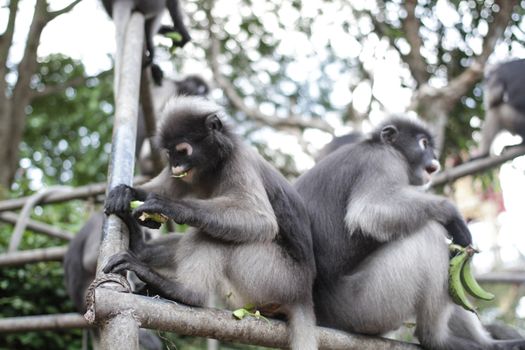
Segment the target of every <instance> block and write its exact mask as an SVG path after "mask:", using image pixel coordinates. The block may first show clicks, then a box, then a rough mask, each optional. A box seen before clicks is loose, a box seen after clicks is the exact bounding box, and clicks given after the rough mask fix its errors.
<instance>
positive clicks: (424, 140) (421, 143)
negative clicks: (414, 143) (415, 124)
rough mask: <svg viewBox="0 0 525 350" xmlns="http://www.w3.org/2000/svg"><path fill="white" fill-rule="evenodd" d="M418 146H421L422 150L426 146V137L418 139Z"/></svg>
mask: <svg viewBox="0 0 525 350" xmlns="http://www.w3.org/2000/svg"><path fill="white" fill-rule="evenodd" d="M419 147H421V149H422V150H426V149H427V148H428V140H427V139H426V138H422V139H420V140H419Z"/></svg>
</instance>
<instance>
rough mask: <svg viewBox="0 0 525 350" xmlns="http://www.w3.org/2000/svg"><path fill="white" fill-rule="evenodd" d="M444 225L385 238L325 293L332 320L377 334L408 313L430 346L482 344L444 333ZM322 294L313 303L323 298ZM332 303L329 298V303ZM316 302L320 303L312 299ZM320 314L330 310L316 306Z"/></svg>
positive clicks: (461, 349) (457, 348)
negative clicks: (384, 242) (401, 236)
mask: <svg viewBox="0 0 525 350" xmlns="http://www.w3.org/2000/svg"><path fill="white" fill-rule="evenodd" d="M443 231H444V229H443V227H442V226H441V225H439V224H437V223H435V222H429V223H428V224H427V225H426V226H424V227H423V228H422V229H421V230H419V231H417V232H414V233H413V234H412V235H409V236H407V237H406V238H404V239H400V240H397V241H394V242H392V243H389V244H386V245H384V246H383V247H381V248H380V249H379V250H377V251H376V252H375V253H374V254H372V255H371V256H370V257H369V258H367V260H365V261H364V262H363V263H362V264H361V265H360V266H359V267H358V268H357V270H356V271H355V272H354V273H352V274H351V275H349V276H346V277H345V278H344V279H343V280H342V281H341V283H340V284H339V285H338V286H337V287H336V288H335V289H334V290H333V291H331V292H327V293H326V295H328V296H330V303H331V305H328V306H326V307H327V309H328V310H329V312H330V313H332V315H331V317H332V318H333V320H334V321H333V322H337V324H335V325H332V326H335V327H337V328H342V329H345V330H349V331H354V332H359V333H365V334H376V335H377V334H383V333H386V332H388V331H390V330H393V329H396V328H398V327H399V326H400V325H401V324H402V323H403V322H404V321H406V320H407V319H409V318H410V317H412V316H414V315H415V316H416V318H417V329H416V334H417V336H418V339H419V341H420V342H421V343H422V344H423V345H424V346H425V347H428V348H430V349H439V350H445V349H446V350H452V349H454V350H467V349H484V347H483V346H482V345H480V344H479V343H477V342H476V341H475V340H474V339H463V338H459V337H457V336H455V335H453V334H451V333H450V331H449V329H448V320H449V317H450V312H451V310H452V302H451V300H450V297H449V295H448V291H447V280H448V262H449V255H448V254H449V253H448V247H447V243H446V241H445V240H444V239H443V235H444V232H443ZM322 297H323V295H321V296H320V297H319V296H318V297H317V298H316V300H315V302H316V303H318V302H319V303H321V304H322V303H323V300H322ZM334 302H335V303H336V304H333V303H334ZM316 307H318V308H319V307H322V305H316ZM321 315H322V317H323V318H324V319H325V320H326V319H328V317H330V315H328V314H327V313H326V311H323V310H321Z"/></svg>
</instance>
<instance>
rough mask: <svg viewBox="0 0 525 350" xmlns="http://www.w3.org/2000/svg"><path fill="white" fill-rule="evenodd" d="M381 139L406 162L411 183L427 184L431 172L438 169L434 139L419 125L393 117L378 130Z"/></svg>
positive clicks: (417, 184) (428, 183)
mask: <svg viewBox="0 0 525 350" xmlns="http://www.w3.org/2000/svg"><path fill="white" fill-rule="evenodd" d="M380 135H381V140H382V141H383V142H384V143H387V144H390V145H391V146H393V147H394V148H395V149H397V150H398V151H399V152H400V153H401V154H402V155H403V156H404V158H405V159H406V161H407V164H408V177H409V181H410V184H411V185H414V186H429V185H430V181H431V180H432V174H434V173H436V172H437V171H439V169H440V165H439V162H438V160H437V157H436V154H435V152H434V139H433V137H432V135H431V134H430V133H429V132H428V131H427V130H426V129H425V128H424V127H423V126H421V125H418V124H416V123H413V122H411V121H408V120H397V119H394V120H393V121H391V123H389V124H386V125H385V126H383V127H382V129H381V131H380Z"/></svg>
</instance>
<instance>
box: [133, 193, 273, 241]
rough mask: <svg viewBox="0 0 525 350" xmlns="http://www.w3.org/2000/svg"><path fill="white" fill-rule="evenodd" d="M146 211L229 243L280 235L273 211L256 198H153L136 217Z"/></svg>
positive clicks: (137, 211)
mask: <svg viewBox="0 0 525 350" xmlns="http://www.w3.org/2000/svg"><path fill="white" fill-rule="evenodd" d="M144 212H147V213H161V214H164V215H166V216H168V217H170V218H172V219H173V220H175V222H177V223H179V224H188V225H190V226H194V227H198V228H200V229H202V230H204V231H206V233H208V234H209V235H211V236H213V237H216V238H218V239H221V240H224V241H228V242H237V243H242V242H263V241H271V240H272V239H273V238H274V237H275V236H276V235H277V232H278V225H277V220H276V217H275V214H274V212H273V210H272V209H271V207H269V204H268V203H265V202H264V201H259V200H258V198H255V196H251V197H250V198H248V199H247V198H244V197H243V198H239V196H235V195H229V196H227V195H223V196H220V197H214V198H211V199H206V200H202V199H180V200H169V199H166V198H163V197H161V196H158V195H150V196H148V198H147V199H146V201H145V202H144V204H142V205H141V206H140V207H138V208H137V209H135V210H134V211H133V215H134V216H135V217H139V216H140V215H142V213H144Z"/></svg>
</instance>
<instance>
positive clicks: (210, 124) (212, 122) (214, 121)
mask: <svg viewBox="0 0 525 350" xmlns="http://www.w3.org/2000/svg"><path fill="white" fill-rule="evenodd" d="M204 124H205V125H206V127H207V128H208V129H210V130H217V131H221V130H222V122H221V120H220V119H219V116H218V115H217V114H215V113H214V114H210V115H209V116H207V117H206V121H205V122H204Z"/></svg>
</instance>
